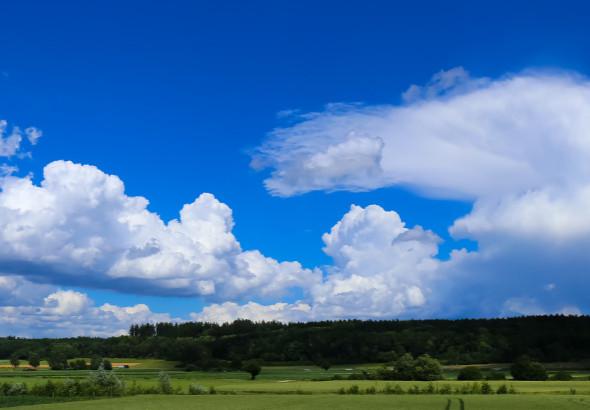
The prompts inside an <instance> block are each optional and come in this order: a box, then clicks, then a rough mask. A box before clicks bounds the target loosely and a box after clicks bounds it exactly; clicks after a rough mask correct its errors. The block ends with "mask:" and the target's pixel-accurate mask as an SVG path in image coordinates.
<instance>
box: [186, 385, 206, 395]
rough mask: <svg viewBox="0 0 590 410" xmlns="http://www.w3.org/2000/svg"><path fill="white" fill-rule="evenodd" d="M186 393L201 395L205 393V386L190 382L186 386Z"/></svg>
mask: <svg viewBox="0 0 590 410" xmlns="http://www.w3.org/2000/svg"><path fill="white" fill-rule="evenodd" d="M188 394H192V395H201V394H207V388H206V387H205V386H202V385H200V384H191V385H189V386H188Z"/></svg>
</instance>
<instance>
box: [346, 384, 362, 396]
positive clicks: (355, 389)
mask: <svg viewBox="0 0 590 410" xmlns="http://www.w3.org/2000/svg"><path fill="white" fill-rule="evenodd" d="M360 392H361V389H359V386H357V385H356V384H353V385H352V386H350V387H349V388H348V390H346V393H347V394H360Z"/></svg>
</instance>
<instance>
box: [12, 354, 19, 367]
mask: <svg viewBox="0 0 590 410" xmlns="http://www.w3.org/2000/svg"><path fill="white" fill-rule="evenodd" d="M10 364H11V365H12V367H13V368H15V369H16V368H17V367H18V366H19V365H20V360H19V357H18V355H17V354H16V353H14V354H13V355H12V356H10Z"/></svg>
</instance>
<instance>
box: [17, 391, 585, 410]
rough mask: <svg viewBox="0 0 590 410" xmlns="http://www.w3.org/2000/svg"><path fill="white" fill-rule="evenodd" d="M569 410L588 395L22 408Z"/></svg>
mask: <svg viewBox="0 0 590 410" xmlns="http://www.w3.org/2000/svg"><path fill="white" fill-rule="evenodd" d="M279 408H280V409H284V410H299V409H301V410H304V409H333V410H349V409H350V410H353V409H354V410H357V409H374V410H380V409H388V410H389V409H396V410H461V409H463V410H521V409H522V410H525V409H526V410H528V409H535V410H569V409H580V410H583V409H590V396H586V397H584V396H578V395H576V396H569V395H561V396H557V395H555V396H551V395H511V396H463V397H459V396H384V395H374V396H337V395H324V394H318V395H271V394H265V395H216V396H134V397H124V398H120V399H102V400H90V401H85V402H75V403H55V404H44V405H35V406H23V407H19V409H22V410H27V409H30V410H34V409H36V410H62V409H63V410H78V409H79V410H87V409H88V410H115V409H129V410H151V409H153V410H161V409H171V410H173V409H179V410H180V409H189V410H190V409H212V410H213V409H215V410H274V409H279Z"/></svg>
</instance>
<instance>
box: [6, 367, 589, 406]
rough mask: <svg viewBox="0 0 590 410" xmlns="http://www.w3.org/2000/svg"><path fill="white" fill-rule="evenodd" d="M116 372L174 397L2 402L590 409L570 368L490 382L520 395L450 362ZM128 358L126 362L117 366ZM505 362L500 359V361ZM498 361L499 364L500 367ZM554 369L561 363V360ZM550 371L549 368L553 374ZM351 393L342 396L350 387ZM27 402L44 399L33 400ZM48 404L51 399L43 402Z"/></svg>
mask: <svg viewBox="0 0 590 410" xmlns="http://www.w3.org/2000/svg"><path fill="white" fill-rule="evenodd" d="M111 360H112V362H113V363H114V364H115V369H114V370H113V373H114V374H116V375H117V377H119V378H120V379H121V380H122V381H124V383H125V385H127V386H131V385H137V386H142V387H153V388H154V389H155V388H157V386H158V375H159V373H160V371H162V370H164V371H165V372H166V374H168V375H169V376H170V380H171V384H172V386H173V388H174V390H175V394H173V395H135V396H126V397H121V398H109V399H95V400H83V401H76V402H67V401H64V400H62V399H63V398H61V399H60V402H57V403H52V400H51V398H49V399H48V398H43V400H39V401H28V402H27V400H23V399H22V398H18V399H17V398H14V399H13V400H12V401H10V399H12V398H9V397H5V398H4V399H5V400H3V401H0V407H8V406H14V405H18V408H19V409H29V408H30V409H39V410H41V409H48V410H51V409H56V410H57V409H82V410H84V409H97V410H99V409H115V408H116V409H152V408H153V409H162V408H166V409H175V408H178V409H191V408H195V409H197V408H198V409H275V408H285V409H314V408H327V407H329V408H333V409H358V408H371V409H381V408H383V409H385V408H388V409H391V408H395V409H416V410H420V409H441V410H442V409H447V410H453V409H457V410H459V409H478V410H486V409H490V410H492V409H517V410H518V409H529V408H535V409H556V410H559V409H584V408H590V380H589V379H588V377H589V375H588V373H587V372H585V371H582V370H576V371H572V374H573V376H574V379H573V380H571V381H553V380H549V381H515V380H505V381H489V382H488V383H489V384H490V386H491V388H492V390H493V391H494V392H495V391H496V389H498V388H499V387H500V386H501V385H507V386H510V387H511V388H513V389H514V391H515V393H516V394H507V395H499V394H493V395H482V394H457V392H458V391H459V390H460V389H461V388H462V386H469V385H471V384H473V383H472V382H462V381H457V380H455V379H456V371H457V369H456V368H453V367H447V368H445V373H444V376H445V379H444V380H440V381H436V382H418V381H375V380H332V379H333V378H334V377H336V378H343V379H345V378H346V376H347V375H349V374H351V373H356V372H362V371H363V370H370V369H373V368H375V367H378V366H379V365H371V364H365V365H355V366H352V365H350V366H335V367H333V368H330V369H329V370H327V371H326V370H323V369H320V368H318V367H314V366H265V367H264V368H263V369H262V372H261V374H260V375H259V376H258V377H257V379H256V380H249V378H250V377H249V375H248V374H246V373H245V372H240V371H207V372H205V371H192V372H187V371H182V370H179V369H177V368H176V367H175V365H176V364H175V363H174V362H167V361H163V360H155V359H149V360H148V359H130V358H112V359H111ZM121 363H125V364H127V365H128V366H129V368H117V367H116V366H117V365H119V364H121ZM497 366H500V365H497ZM497 366H496V368H497ZM555 367H562V366H559V365H556V366H555ZM1 369H2V370H0V383H3V382H9V383H15V382H20V383H26V384H27V386H33V385H35V384H42V383H46V382H47V381H48V380H51V381H54V382H60V381H61V382H63V381H65V380H72V379H79V380H83V379H86V378H87V377H88V375H89V374H90V373H91V371H76V370H63V371H55V370H46V369H44V368H41V369H39V370H37V371H26V370H24V369H21V368H19V369H16V370H13V369H10V368H8V367H2V368H1ZM550 373H551V372H550ZM194 384H198V385H201V386H203V387H204V388H205V389H206V392H209V391H210V389H213V391H214V392H215V393H216V394H203V395H198V396H194V395H188V392H189V386H191V385H194ZM392 386H399V387H400V388H401V389H402V390H403V391H404V392H405V393H406V394H385V392H386V391H387V389H390V390H391V388H392ZM444 386H446V387H447V388H450V391H451V394H425V393H421V394H407V392H408V391H412V390H413V389H414V390H416V392H418V391H420V392H425V391H427V390H428V389H432V390H434V391H438V390H439V389H441V388H443V387H444ZM352 388H354V389H357V390H353V391H354V392H355V393H354V394H348V393H346V394H339V393H342V392H349V391H351V389H352ZM29 403H40V404H36V405H31V406H30V405H28V404H29ZM43 403H47V404H43Z"/></svg>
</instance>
